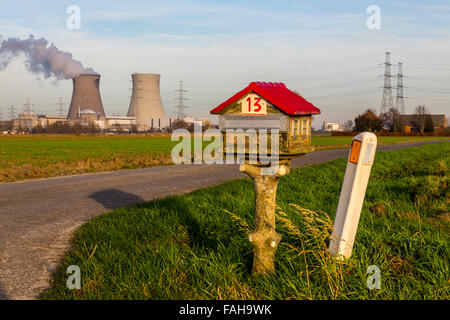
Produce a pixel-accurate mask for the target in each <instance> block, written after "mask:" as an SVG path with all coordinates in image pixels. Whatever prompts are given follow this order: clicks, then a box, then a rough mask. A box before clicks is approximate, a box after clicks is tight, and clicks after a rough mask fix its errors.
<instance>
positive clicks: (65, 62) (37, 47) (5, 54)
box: [0, 35, 96, 80]
mask: <svg viewBox="0 0 450 320" xmlns="http://www.w3.org/2000/svg"><path fill="white" fill-rule="evenodd" d="M20 53H24V54H25V67H26V68H27V70H28V71H30V72H32V73H34V74H36V75H38V76H39V75H43V76H44V77H45V78H46V79H47V78H51V77H55V78H56V79H57V80H61V79H71V78H74V77H76V76H78V75H80V74H82V73H91V74H96V72H95V71H94V70H92V69H91V68H84V67H83V65H82V64H81V62H79V61H77V60H75V59H73V58H72V54H71V53H69V52H64V51H61V50H59V49H58V48H57V47H55V45H54V44H53V43H52V44H50V46H48V41H47V40H46V39H45V38H40V39H34V36H33V35H30V36H29V37H28V39H25V40H20V39H18V38H9V39H8V40H3V41H2V42H1V44H0V71H3V70H5V69H6V67H8V64H9V63H10V62H11V61H12V60H13V59H14V58H16V57H17V56H19V54H20Z"/></svg>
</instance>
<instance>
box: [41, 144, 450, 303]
mask: <svg viewBox="0 0 450 320" xmlns="http://www.w3.org/2000/svg"><path fill="white" fill-rule="evenodd" d="M345 165H346V160H345V159H339V160H335V161H332V162H328V163H324V164H319V165H315V166H312V167H303V168H300V169H295V170H292V172H291V173H290V174H289V175H287V176H285V177H283V178H282V179H281V180H280V183H279V188H278V196H277V205H278V206H279V210H278V214H277V231H278V232H279V233H281V235H282V241H281V243H280V246H279V248H278V251H277V254H276V274H275V275H272V276H262V277H253V276H251V264H252V248H251V245H250V243H249V242H248V238H247V236H248V233H249V232H250V230H251V229H252V228H253V212H254V200H253V187H252V183H251V181H250V179H238V180H234V181H231V182H228V183H225V184H222V185H220V186H217V187H213V188H207V189H202V190H198V191H196V192H193V193H190V194H187V195H183V196H173V197H168V198H164V199H160V200H155V201H151V202H148V203H145V204H139V205H135V206H132V207H128V208H121V209H118V210H114V211H112V212H109V213H106V214H103V215H101V216H98V217H95V218H93V219H91V220H90V221H89V222H88V223H87V224H85V225H83V226H82V227H81V228H80V229H79V230H77V231H76V233H75V236H74V240H73V247H72V249H71V250H70V251H69V252H68V253H67V255H66V256H65V258H64V260H63V262H62V264H61V265H60V267H59V268H58V270H57V272H56V273H55V277H54V279H53V280H52V287H51V288H50V289H49V290H47V291H45V292H44V293H43V294H42V296H41V299H449V298H450V285H449V279H450V269H449V257H450V235H449V230H450V229H449V228H450V225H449V223H448V220H446V219H448V216H449V213H448V212H449V209H450V208H449V207H450V191H449V189H450V143H448V142H443V143H439V144H434V145H427V146H422V147H416V148H409V149H403V150H399V151H391V152H378V153H377V155H376V158H375V163H374V166H373V169H372V173H371V178H370V181H369V186H368V189H367V195H366V200H365V203H364V207H363V210H362V214H361V220H360V223H359V228H358V233H357V237H356V242H355V246H354V250H353V254H352V256H351V258H350V259H349V260H347V261H345V262H338V261H335V260H334V259H332V258H331V257H330V255H329V254H328V252H327V243H328V238H329V235H330V231H331V227H332V221H333V219H334V213H335V211H336V207H337V203H338V199H339V193H340V188H341V183H342V180H343V175H344V171H345ZM68 265H78V266H80V268H81V272H82V288H81V289H80V290H73V291H70V290H68V289H67V288H66V280H67V277H68V275H67V274H66V272H65V271H66V269H67V266H68ZM370 265H377V266H379V267H380V269H381V290H376V289H375V290H369V289H368V288H367V287H366V281H367V277H368V276H369V275H368V274H366V270H367V267H368V266H370Z"/></svg>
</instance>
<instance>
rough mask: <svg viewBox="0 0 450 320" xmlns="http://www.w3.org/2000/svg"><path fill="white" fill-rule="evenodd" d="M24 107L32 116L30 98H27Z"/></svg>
mask: <svg viewBox="0 0 450 320" xmlns="http://www.w3.org/2000/svg"><path fill="white" fill-rule="evenodd" d="M24 107H26V109H25V111H26V112H27V114H30V112H31V103H30V98H27V103H25V104H24Z"/></svg>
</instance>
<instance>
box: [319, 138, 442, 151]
mask: <svg viewBox="0 0 450 320" xmlns="http://www.w3.org/2000/svg"><path fill="white" fill-rule="evenodd" d="M352 139H353V137H332V136H313V137H312V140H311V143H312V144H313V145H314V146H315V148H316V150H324V149H335V148H348V147H350V144H351V143H352ZM441 139H448V137H420V136H419V137H388V136H382V137H377V140H378V145H387V144H396V143H408V142H417V141H430V140H441Z"/></svg>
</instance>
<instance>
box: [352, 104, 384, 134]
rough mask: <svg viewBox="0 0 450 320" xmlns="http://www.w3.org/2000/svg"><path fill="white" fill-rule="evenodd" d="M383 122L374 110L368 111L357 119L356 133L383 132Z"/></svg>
mask: <svg viewBox="0 0 450 320" xmlns="http://www.w3.org/2000/svg"><path fill="white" fill-rule="evenodd" d="M382 128H383V120H382V119H381V118H380V117H378V116H377V115H376V114H375V111H374V110H372V109H367V110H366V111H365V112H364V113H363V114H360V115H359V116H358V117H356V118H355V131H358V132H362V131H370V132H375V131H381V129H382Z"/></svg>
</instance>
